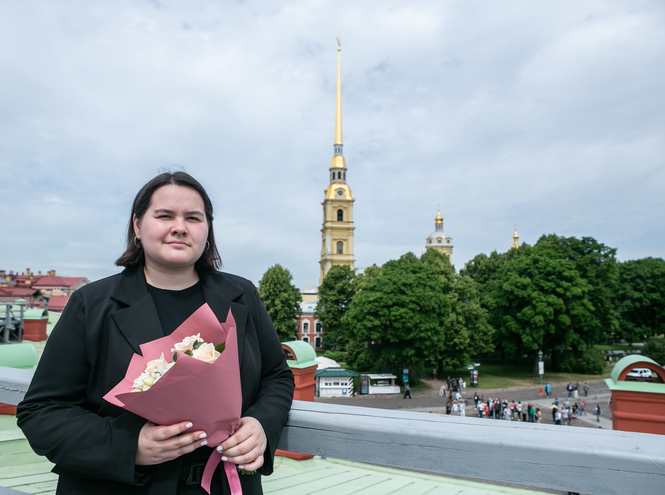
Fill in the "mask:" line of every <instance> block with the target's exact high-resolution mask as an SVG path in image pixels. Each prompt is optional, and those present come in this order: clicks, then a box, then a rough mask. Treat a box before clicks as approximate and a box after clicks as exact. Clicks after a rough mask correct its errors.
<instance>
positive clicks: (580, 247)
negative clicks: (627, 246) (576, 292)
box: [536, 234, 619, 344]
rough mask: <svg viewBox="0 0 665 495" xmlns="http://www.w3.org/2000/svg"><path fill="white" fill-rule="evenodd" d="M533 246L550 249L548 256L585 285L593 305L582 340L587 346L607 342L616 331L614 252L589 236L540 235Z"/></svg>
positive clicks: (615, 270) (616, 270)
mask: <svg viewBox="0 0 665 495" xmlns="http://www.w3.org/2000/svg"><path fill="white" fill-rule="evenodd" d="M536 246H537V247H539V248H543V249H545V250H551V253H552V256H553V257H557V258H560V259H564V260H566V261H571V262H572V263H573V264H574V266H575V270H577V272H578V273H579V274H580V276H581V277H582V278H583V279H584V280H586V281H587V283H588V284H589V292H588V294H587V299H588V300H589V302H590V303H591V305H592V306H593V308H594V309H593V319H592V320H591V321H590V322H589V326H588V328H587V330H586V331H587V335H585V336H584V339H585V341H586V342H587V343H589V344H597V343H600V342H602V341H605V340H607V339H608V338H609V337H610V336H611V334H612V332H613V331H616V330H617V328H618V320H619V314H618V312H617V310H616V304H615V296H616V292H617V290H618V287H619V267H618V264H617V261H616V249H614V248H610V247H607V246H605V245H604V244H602V243H599V242H598V241H596V239H594V238H593V237H582V239H577V238H575V237H559V236H557V235H555V234H550V235H544V236H542V237H541V238H540V239H538V242H537V243H536Z"/></svg>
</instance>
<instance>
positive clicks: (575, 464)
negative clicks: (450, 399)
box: [0, 367, 665, 495]
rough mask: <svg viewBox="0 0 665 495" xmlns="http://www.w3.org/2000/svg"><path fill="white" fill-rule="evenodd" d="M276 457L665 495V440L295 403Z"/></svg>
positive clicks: (6, 390)
mask: <svg viewBox="0 0 665 495" xmlns="http://www.w3.org/2000/svg"><path fill="white" fill-rule="evenodd" d="M31 374H32V372H29V371H28V372H25V371H23V370H15V369H10V368H2V367H0V402H6V403H10V404H15V403H17V402H18V401H19V400H20V398H21V397H22V396H23V394H24V393H25V390H26V389H27V386H28V384H29V380H30V375H31ZM278 447H279V448H280V449H283V450H290V451H292V452H300V453H304V454H314V455H319V456H321V457H330V458H335V459H344V460H350V461H359V462H366V463H371V464H376V465H380V466H388V467H394V468H401V469H408V470H415V471H422V472H428V473H438V474H443V475H453V476H462V477H468V478H474V479H478V480H486V481H498V482H503V483H515V484H518V485H524V486H530V487H540V488H549V489H555V490H562V491H568V492H574V493H585V494H603V495H605V494H617V495H619V494H620V495H627V494H636V495H649V494H663V493H665V488H663V487H665V437H663V436H660V435H649V434H644V433H633V432H623V431H608V430H600V429H594V428H571V427H564V426H554V425H543V424H532V423H513V422H508V421H490V420H484V419H478V418H469V417H467V418H463V417H457V416H442V415H438V414H427V413H416V412H408V411H392V410H384V409H373V408H362V407H352V406H341V405H334V404H322V403H313V402H301V401H295V402H294V404H293V407H292V409H291V413H290V415H289V422H288V423H287V425H286V427H285V428H284V431H283V432H282V438H281V441H280V443H279V446H278ZM7 493H11V492H7ZM0 494H3V492H2V489H0Z"/></svg>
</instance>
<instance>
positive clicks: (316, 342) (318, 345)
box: [314, 337, 321, 349]
mask: <svg viewBox="0 0 665 495" xmlns="http://www.w3.org/2000/svg"><path fill="white" fill-rule="evenodd" d="M314 347H316V348H317V349H320V348H321V337H315V338H314Z"/></svg>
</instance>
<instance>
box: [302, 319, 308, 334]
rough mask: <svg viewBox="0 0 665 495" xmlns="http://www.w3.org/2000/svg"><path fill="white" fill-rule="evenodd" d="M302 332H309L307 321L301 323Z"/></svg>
mask: <svg viewBox="0 0 665 495" xmlns="http://www.w3.org/2000/svg"><path fill="white" fill-rule="evenodd" d="M302 331H303V332H309V322H308V321H303V322H302Z"/></svg>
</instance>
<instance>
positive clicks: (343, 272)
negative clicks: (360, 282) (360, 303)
mask: <svg viewBox="0 0 665 495" xmlns="http://www.w3.org/2000/svg"><path fill="white" fill-rule="evenodd" d="M355 278H356V276H355V273H354V271H353V269H352V268H351V267H350V266H348V265H335V266H333V267H332V268H330V270H329V271H328V273H327V274H326V276H325V278H324V279H323V282H322V283H321V286H320V287H319V300H318V302H317V303H316V309H315V314H316V318H318V319H319V320H320V321H321V324H322V326H323V330H324V331H325V339H323V348H324V349H345V348H346V346H347V344H348V340H349V339H348V335H347V326H346V324H345V323H344V322H343V321H342V317H343V316H344V314H345V313H346V311H347V309H348V307H349V303H350V302H351V300H352V299H353V296H355V295H356V290H357V287H356V284H354V281H355Z"/></svg>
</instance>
